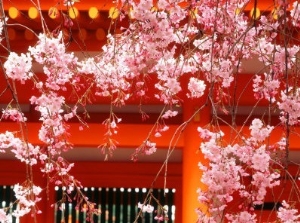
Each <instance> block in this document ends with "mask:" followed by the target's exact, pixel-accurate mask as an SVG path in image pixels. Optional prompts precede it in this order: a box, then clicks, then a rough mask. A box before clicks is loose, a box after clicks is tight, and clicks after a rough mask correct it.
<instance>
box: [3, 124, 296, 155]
mask: <svg viewBox="0 0 300 223" xmlns="http://www.w3.org/2000/svg"><path fill="white" fill-rule="evenodd" d="M40 125H41V124H40V123H27V129H28V139H29V142H31V143H32V144H41V142H40V140H39V139H38V131H39V128H40ZM69 126H70V130H69V134H70V142H71V143H73V145H74V146H78V147H97V146H99V145H101V144H102V143H103V139H104V135H105V131H106V130H105V127H104V126H103V125H102V124H96V123H91V124H89V127H88V128H84V130H82V131H80V130H79V127H80V124H79V123H69ZM152 127H153V125H150V124H119V128H118V134H116V135H115V136H114V138H115V139H116V141H117V142H118V146H119V147H127V148H135V147H138V146H140V145H141V144H142V143H143V142H144V141H145V140H146V139H147V137H148V134H149V132H150V130H151V128H152ZM169 127H170V129H169V130H168V131H166V132H164V133H163V134H162V136H161V137H154V136H153V135H152V136H151V137H150V138H149V139H150V141H153V142H155V143H156V145H157V147H159V148H168V147H169V145H170V142H171V141H172V138H173V136H174V134H175V132H176V130H177V129H178V127H179V125H170V126H169ZM220 129H221V130H222V131H223V132H224V133H225V138H224V139H225V140H226V142H228V143H230V142H232V141H233V139H234V138H233V137H232V136H235V135H236V131H238V130H239V129H241V127H240V126H238V127H236V128H234V129H232V128H231V127H229V126H220ZM5 131H19V125H18V124H17V123H13V122H1V123H0V133H3V132H5ZM299 132H300V127H294V128H293V129H292V131H291V133H290V138H289V140H290V141H289V144H290V146H289V147H290V149H291V150H300V146H299V140H300V137H299ZM183 134H184V131H183V132H182V133H181V136H180V137H179V140H178V142H177V144H176V147H177V148H183V147H184V144H185V143H184V137H183ZM242 135H244V136H247V135H249V129H248V127H247V126H245V127H243V130H242V131H241V136H242ZM283 136H284V131H283V129H282V128H281V127H277V128H275V129H274V130H273V131H272V133H271V137H270V143H271V144H272V143H276V142H278V141H279V140H280V139H281V138H282V137H283ZM189 137H191V138H194V137H199V136H198V133H197V130H196V129H195V134H193V135H190V136H189ZM175 138H176V137H175Z"/></svg>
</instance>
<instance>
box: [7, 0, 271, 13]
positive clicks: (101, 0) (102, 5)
mask: <svg viewBox="0 0 300 223" xmlns="http://www.w3.org/2000/svg"><path fill="white" fill-rule="evenodd" d="M40 2H41V4H40V5H41V9H42V10H48V9H49V8H50V7H53V6H56V5H57V2H63V0H52V1H51V0H40ZM254 2H255V1H254V0H250V2H249V3H248V4H247V5H246V8H245V9H246V10H251V9H252V8H253V7H254V5H255V4H254ZM187 4H189V3H188V1H186V3H185V2H183V3H182V5H183V6H185V5H187ZM3 5H4V9H5V10H7V9H8V8H9V7H12V6H13V7H17V8H18V9H19V10H28V8H29V7H31V6H34V5H33V4H32V2H30V1H18V2H17V3H16V1H11V0H3ZM74 6H75V7H77V8H78V9H79V10H88V9H89V8H90V7H97V8H98V9H99V10H109V9H110V8H111V7H112V6H115V4H113V1H106V0H98V1H95V0H84V1H80V2H78V3H76V4H75V5H74ZM256 6H257V7H258V8H259V9H260V10H263V11H270V10H272V9H273V8H274V0H263V1H257V3H256ZM61 7H63V6H61Z"/></svg>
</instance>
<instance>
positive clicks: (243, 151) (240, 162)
mask: <svg viewBox="0 0 300 223" xmlns="http://www.w3.org/2000/svg"><path fill="white" fill-rule="evenodd" d="M272 129H273V128H271V127H270V126H264V125H263V123H262V121H261V120H259V119H254V120H253V121H252V124H251V126H250V130H251V131H250V136H249V137H248V138H243V141H244V143H243V144H239V143H235V144H233V145H223V143H222V140H223V138H224V134H223V133H222V132H215V133H214V132H210V131H208V130H206V129H202V128H200V127H199V128H198V130H199V132H200V137H201V138H202V139H203V140H204V141H203V142H202V143H201V146H200V149H201V151H202V153H203V154H204V157H205V158H206V159H207V160H208V161H209V162H208V165H203V164H201V163H199V168H200V169H201V170H202V171H203V175H202V177H201V181H202V183H204V184H205V185H207V186H208V188H209V189H208V190H207V191H204V190H200V189H199V191H198V193H199V196H198V199H199V201H200V202H201V203H204V204H207V206H208V208H209V213H210V214H211V215H212V216H213V217H211V218H214V217H217V218H218V217H219V218H221V217H222V215H224V214H225V216H226V218H227V219H228V220H230V221H232V222H256V220H257V219H256V217H255V214H251V213H250V212H247V211H248V207H249V206H254V205H260V204H262V203H263V202H264V198H265V196H266V193H267V190H268V189H269V188H273V187H275V186H277V185H279V177H280V174H279V173H278V172H276V171H274V170H272V168H271V165H272V161H271V151H270V150H269V149H268V148H267V147H266V144H265V143H264V141H265V140H266V139H267V138H268V137H269V136H270V134H271V132H272ZM258 133H259V134H258ZM249 177H251V180H250V185H251V186H250V187H249V185H248V184H247V183H245V182H247V180H245V179H247V178H249ZM236 192H238V194H239V196H240V197H241V198H242V201H243V202H241V204H240V205H239V206H240V209H241V210H245V211H244V212H243V211H241V212H238V213H230V212H228V213H226V210H227V209H226V207H227V206H228V205H229V204H230V202H232V201H233V199H234V194H235V193H236ZM200 216H202V214H201V213H199V217H200ZM202 217H203V216H202ZM202 217H201V219H202ZM201 219H200V221H201ZM239 219H240V220H239Z"/></svg>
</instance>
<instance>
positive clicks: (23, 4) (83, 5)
mask: <svg viewBox="0 0 300 223" xmlns="http://www.w3.org/2000/svg"><path fill="white" fill-rule="evenodd" d="M57 2H61V3H62V2H63V0H60V1H59V0H57V1H54V0H52V1H51V0H40V6H41V10H48V9H49V8H50V7H54V6H56V7H58V8H62V9H66V8H67V7H66V6H63V5H62V4H57ZM114 5H115V4H114V3H113V1H106V0H98V1H95V0H84V1H80V2H78V3H76V4H75V5H74V6H75V7H76V8H78V9H79V10H86V11H87V10H89V9H90V7H96V8H98V10H100V11H107V10H109V9H110V8H111V7H112V6H114ZM3 6H4V10H8V9H9V8H10V7H16V8H17V9H19V10H28V9H29V8H30V7H31V6H34V5H33V4H32V2H31V1H11V0H3Z"/></svg>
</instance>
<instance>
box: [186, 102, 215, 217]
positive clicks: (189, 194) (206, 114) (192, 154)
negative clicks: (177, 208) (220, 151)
mask: <svg viewBox="0 0 300 223" xmlns="http://www.w3.org/2000/svg"><path fill="white" fill-rule="evenodd" d="M202 105H203V102H202V103H201V102H199V101H198V102H196V101H195V102H192V103H190V102H189V103H185V104H184V107H183V108H184V110H183V112H184V119H185V120H188V119H189V118H190V117H191V116H192V115H193V114H194V112H195V111H196V109H197V108H199V107H201V106H202ZM209 121H210V111H209V108H208V107H205V108H204V109H203V110H202V111H200V113H198V114H197V115H196V116H195V117H194V118H193V120H192V121H191V122H190V123H189V124H188V126H187V127H186V129H185V130H184V147H183V160H182V168H183V172H182V173H183V175H182V180H183V182H182V222H188V223H195V222H196V221H197V214H196V209H197V208H199V207H200V203H199V202H198V198H197V197H198V194H197V189H198V188H200V187H204V185H201V182H200V177H201V172H200V169H199V168H198V163H199V162H201V161H202V162H204V158H203V155H202V154H201V152H200V150H199V146H200V137H199V134H198V132H197V127H198V126H202V127H203V126H205V125H207V124H208V123H209Z"/></svg>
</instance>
